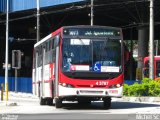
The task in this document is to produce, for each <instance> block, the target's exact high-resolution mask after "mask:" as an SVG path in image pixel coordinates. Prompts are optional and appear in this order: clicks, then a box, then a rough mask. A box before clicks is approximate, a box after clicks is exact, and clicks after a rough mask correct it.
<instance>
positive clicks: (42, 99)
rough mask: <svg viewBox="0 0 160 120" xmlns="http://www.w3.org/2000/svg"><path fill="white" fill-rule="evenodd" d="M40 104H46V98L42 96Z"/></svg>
mask: <svg viewBox="0 0 160 120" xmlns="http://www.w3.org/2000/svg"><path fill="white" fill-rule="evenodd" d="M40 105H46V99H45V98H42V97H40Z"/></svg>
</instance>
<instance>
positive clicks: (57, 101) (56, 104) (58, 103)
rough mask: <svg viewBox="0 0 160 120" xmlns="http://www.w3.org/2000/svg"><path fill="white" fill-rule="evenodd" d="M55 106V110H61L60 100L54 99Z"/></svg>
mask: <svg viewBox="0 0 160 120" xmlns="http://www.w3.org/2000/svg"><path fill="white" fill-rule="evenodd" d="M55 106H56V108H61V107H62V99H60V98H55Z"/></svg>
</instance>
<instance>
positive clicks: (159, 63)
mask: <svg viewBox="0 0 160 120" xmlns="http://www.w3.org/2000/svg"><path fill="white" fill-rule="evenodd" d="M149 59H150V58H149V56H147V57H145V58H144V68H143V77H144V78H145V77H146V78H149ZM154 79H155V80H158V79H159V80H160V56H154Z"/></svg>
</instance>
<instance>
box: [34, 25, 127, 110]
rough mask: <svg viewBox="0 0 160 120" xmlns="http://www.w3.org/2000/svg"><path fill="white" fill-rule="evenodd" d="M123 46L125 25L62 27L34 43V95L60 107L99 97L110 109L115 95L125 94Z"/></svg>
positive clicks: (86, 102)
mask: <svg viewBox="0 0 160 120" xmlns="http://www.w3.org/2000/svg"><path fill="white" fill-rule="evenodd" d="M123 49H124V48H123V36H122V30H121V28H116V27H106V26H87V25H78V26H64V27H61V28H59V29H58V30H56V31H55V32H52V33H51V34H49V35H48V36H46V37H45V38H43V39H42V40H41V41H39V42H37V43H36V44H35V45H34V50H33V72H32V74H33V75H32V79H33V94H34V95H37V96H39V98H40V104H41V105H44V104H48V105H50V104H52V103H53V99H54V101H55V107H56V108H61V107H63V102H64V101H77V102H78V104H90V103H91V102H92V101H98V100H101V101H102V103H103V106H104V107H105V108H110V107H111V97H121V96H122V94H123V83H124V53H123Z"/></svg>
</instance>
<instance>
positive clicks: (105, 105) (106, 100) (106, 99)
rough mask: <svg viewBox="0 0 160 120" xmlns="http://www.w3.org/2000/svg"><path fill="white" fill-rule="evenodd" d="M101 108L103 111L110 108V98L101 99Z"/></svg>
mask: <svg viewBox="0 0 160 120" xmlns="http://www.w3.org/2000/svg"><path fill="white" fill-rule="evenodd" d="M103 106H104V108H105V109H109V108H110V107H111V97H106V98H103Z"/></svg>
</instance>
